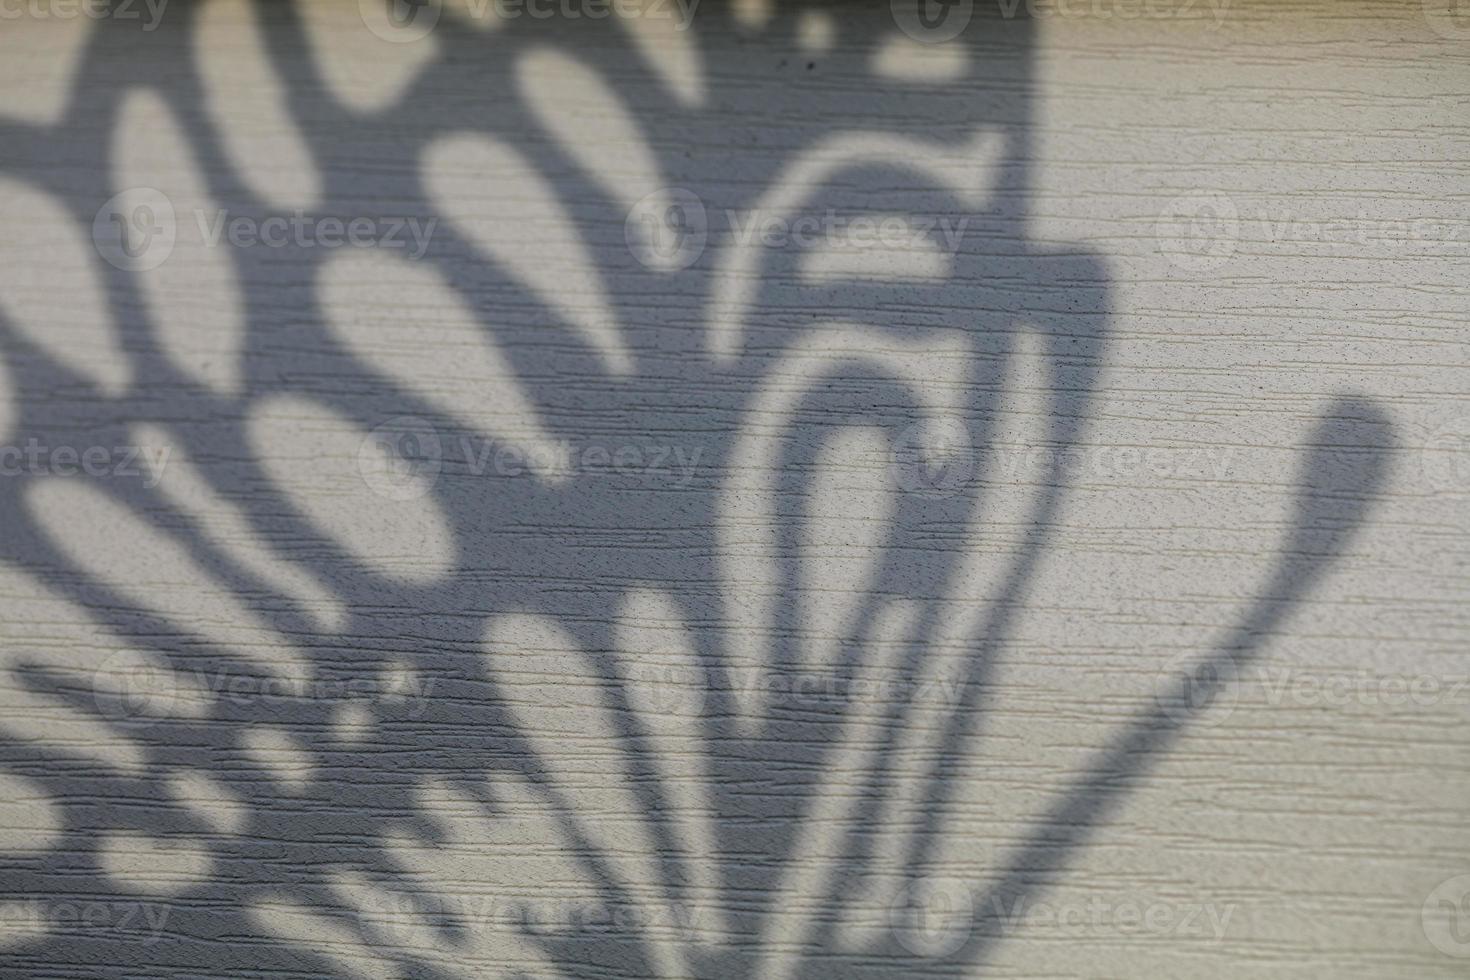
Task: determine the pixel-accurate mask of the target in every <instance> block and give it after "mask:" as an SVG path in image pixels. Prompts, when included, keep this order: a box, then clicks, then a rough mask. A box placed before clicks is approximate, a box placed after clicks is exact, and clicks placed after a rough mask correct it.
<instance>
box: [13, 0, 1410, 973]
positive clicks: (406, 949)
mask: <svg viewBox="0 0 1470 980" xmlns="http://www.w3.org/2000/svg"><path fill="white" fill-rule="evenodd" d="M532 7H535V5H534V4H531V3H530V2H529V0H528V3H527V5H508V4H500V5H496V4H493V3H486V4H479V5H477V4H474V3H471V2H468V0H461V2H449V0H446V3H445V4H444V6H442V7H440V6H437V5H431V4H414V5H410V4H403V3H394V4H390V5H385V6H383V7H381V8H380V7H378V6H377V5H376V4H374V3H370V2H367V0H364V3H363V4H362V5H361V6H360V8H359V6H358V5H355V4H349V3H311V4H306V3H303V4H298V5H295V6H291V5H287V4H284V3H255V4H250V3H247V2H244V0H210V2H208V3H200V4H193V5H189V6H184V5H182V4H180V5H178V6H176V7H168V8H167V9H166V10H164V11H163V12H162V13H161V16H158V17H157V18H156V19H155V18H149V17H147V16H145V17H142V18H141V19H128V18H123V17H103V18H101V19H97V20H96V21H95V22H94V23H92V24H90V25H88V27H89V31H90V33H89V35H88V39H87V41H86V42H85V46H84V48H83V49H82V52H81V55H80V57H79V58H78V60H77V62H76V65H77V67H76V72H75V78H74V79H73V81H72V83H71V84H70V87H69V93H70V94H69V97H68V98H67V99H66V100H65V101H64V103H63V104H62V105H61V107H60V110H59V118H58V119H56V120H53V121H48V122H33V121H26V122H8V123H3V124H0V145H4V146H5V147H6V148H7V149H6V153H5V159H4V162H3V163H0V200H3V201H4V202H5V204H6V211H7V214H8V215H10V216H11V218H12V222H13V223H12V228H15V229H20V232H19V233H17V234H15V235H13V236H12V240H11V241H10V242H9V243H7V245H6V248H7V249H8V251H7V252H6V255H5V256H4V259H5V261H4V266H5V268H6V271H5V273H3V274H0V286H3V290H0V292H3V294H0V348H3V355H4V362H5V365H6V375H7V377H8V382H9V388H10V391H11V393H12V398H11V403H10V406H9V408H8V410H7V411H8V415H6V417H5V418H4V420H3V421H4V422H5V424H6V426H7V429H8V432H9V433H10V435H9V437H8V438H7V440H6V444H7V445H10V446H17V447H25V446H27V445H32V444H34V445H36V446H39V447H40V448H41V450H43V451H38V452H37V453H36V454H35V455H34V457H33V458H31V459H29V460H28V461H27V463H26V465H25V467H24V470H25V471H24V472H23V473H21V474H19V475H18V476H16V477H15V478H11V479H6V480H4V481H0V508H3V518H0V519H3V526H4V527H5V535H4V537H3V540H0V548H3V549H4V550H3V554H4V558H5V559H6V562H7V565H8V569H7V571H6V575H7V576H8V577H7V578H6V594H7V596H13V598H8V599H6V600H5V601H6V607H7V608H6V612H7V615H6V619H7V621H8V626H7V632H8V634H9V638H8V641H7V643H6V650H7V654H6V656H7V657H8V661H7V671H8V673H7V677H6V681H5V684H4V689H3V696H4V698H5V702H4V703H5V705H6V707H7V709H8V710H7V711H6V713H5V716H4V717H3V718H0V767H3V773H4V778H5V779H6V784H5V785H6V786H7V787H14V788H13V790H12V791H11V792H12V795H11V797H10V798H9V802H8V803H7V805H8V806H9V810H6V809H4V808H0V825H3V826H4V828H5V830H4V833H5V834H7V835H8V837H6V838H4V839H5V840H7V841H8V843H7V846H6V847H5V851H6V852H7V853H6V855H5V856H4V857H3V858H0V895H3V896H6V897H7V900H9V899H14V901H12V903H11V904H10V905H9V906H5V908H6V909H8V910H9V912H8V913H7V915H8V918H7V922H8V924H9V934H8V935H9V938H8V939H6V940H3V941H4V942H6V943H8V945H7V946H6V947H5V948H3V949H0V961H3V962H4V963H5V964H6V973H7V974H12V975H22V974H25V975H43V974H44V975H48V976H50V975H56V976H61V975H66V976H71V975H87V976H105V977H125V976H139V975H147V976H150V977H186V976H190V977H192V976H202V975H208V976H221V975H246V974H249V975H262V976H264V975H271V976H278V977H287V976H311V977H320V976H328V975H330V976H372V977H394V976H402V975H414V976H432V977H468V976H477V977H478V976H500V975H505V976H532V975H535V976H585V977H651V976H657V977H681V978H682V977H710V978H713V977H730V978H734V977H745V976H767V977H803V978H814V977H826V976H830V977H833V978H852V977H871V978H878V977H895V978H897V977H911V976H919V975H966V974H968V973H970V972H971V971H973V970H976V969H977V968H978V965H979V964H980V963H981V962H982V961H983V959H984V957H985V956H986V953H987V950H989V949H990V948H991V946H992V944H993V943H994V942H995V941H996V940H998V939H999V938H1000V931H1001V925H1002V923H1001V922H1000V921H999V920H998V917H997V915H996V910H997V909H999V908H1001V907H1003V906H1005V907H1008V906H1010V905H1011V904H1012V903H1014V901H1016V900H1017V899H1019V898H1024V897H1025V896H1027V895H1028V894H1031V893H1032V892H1033V891H1034V890H1036V889H1039V888H1042V887H1044V886H1045V885H1046V884H1047V883H1048V882H1049V881H1051V880H1054V876H1055V875H1056V874H1058V873H1060V872H1062V871H1063V870H1064V869H1065V867H1066V864H1067V862H1068V860H1069V857H1070V856H1071V855H1072V854H1073V852H1074V851H1075V849H1076V848H1079V847H1081V846H1084V845H1085V843H1086V841H1087V839H1088V836H1089V834H1090V833H1091V831H1092V829H1093V828H1095V827H1097V826H1098V825H1099V824H1100V823H1101V822H1103V821H1105V820H1106V819H1107V817H1108V814H1109V812H1110V808H1111V806H1112V805H1113V804H1114V803H1115V802H1116V801H1117V799H1118V798H1119V797H1120V795H1121V794H1123V793H1126V792H1127V791H1128V789H1129V787H1130V786H1132V785H1134V784H1135V781H1136V780H1139V779H1143V778H1145V777H1146V776H1147V773H1148V769H1149V767H1150V765H1151V764H1152V763H1153V761H1154V760H1155V759H1157V758H1158V757H1159V756H1160V754H1161V753H1163V752H1164V751H1166V750H1167V749H1168V748H1169V746H1170V744H1171V742H1172V741H1173V740H1174V738H1175V737H1176V736H1177V734H1178V733H1179V732H1180V730H1181V729H1182V728H1184V727H1185V726H1187V725H1188V723H1189V721H1190V719H1191V717H1192V716H1193V715H1195V714H1196V713H1197V712H1199V711H1201V710H1203V709H1204V708H1205V707H1206V706H1207V705H1208V703H1209V700H1210V697H1211V695H1212V694H1213V693H1214V691H1215V690H1216V689H1218V688H1219V687H1220V686H1221V685H1224V684H1228V683H1230V680H1231V676H1232V672H1233V671H1234V670H1235V669H1237V668H1239V667H1240V665H1241V664H1242V663H1243V662H1245V661H1246V660H1248V659H1249V658H1250V657H1252V656H1253V655H1254V654H1255V652H1256V650H1257V649H1258V648H1259V646H1260V645H1261V643H1262V642H1263V640H1264V639H1265V638H1266V637H1267V636H1268V635H1269V634H1270V633H1271V632H1272V630H1273V629H1274V628H1275V627H1276V626H1277V625H1278V624H1279V623H1280V622H1281V621H1282V619H1283V617H1285V616H1286V615H1288V613H1289V612H1290V610H1291V608H1292V606H1293V605H1294V604H1295V603H1296V602H1297V601H1298V600H1299V599H1300V598H1301V597H1302V596H1303V595H1304V594H1305V593H1306V591H1307V590H1308V589H1310V588H1311V587H1312V585H1313V584H1314V583H1315V582H1316V580H1317V579H1318V578H1320V577H1321V575H1322V574H1323V573H1324V572H1325V571H1326V569H1327V568H1328V566H1329V565H1330V564H1331V563H1332V562H1333V561H1334V559H1335V558H1336V557H1337V556H1338V554H1339V553H1340V552H1341V550H1342V547H1343V543H1344V541H1345V540H1346V539H1347V538H1348V536H1349V535H1350V534H1351V533H1352V532H1353V530H1354V529H1355V528H1356V527H1357V526H1358V525H1359V524H1361V523H1362V520H1363V516H1364V511H1365V508H1366V501H1367V500H1368V499H1369V498H1370V497H1371V496H1372V495H1373V494H1374V493H1375V491H1376V490H1377V488H1379V487H1380V486H1381V485H1382V484H1383V480H1384V467H1385V465H1386V464H1385V459H1386V457H1385V451H1386V450H1387V449H1388V447H1389V439H1388V435H1387V433H1388V425H1387V423H1386V420H1385V419H1384V418H1383V417H1382V416H1381V414H1380V413H1379V412H1378V410H1377V409H1375V408H1374V407H1373V406H1371V405H1367V404H1363V403H1360V402H1356V401H1354V400H1352V399H1344V400H1342V401H1340V402H1339V403H1337V404H1334V405H1332V406H1331V407H1329V408H1328V409H1327V410H1326V412H1325V414H1324V416H1323V418H1322V420H1321V422H1320V424H1319V425H1318V427H1317V429H1316V430H1315V432H1314V434H1313V435H1312V437H1311V439H1310V441H1309V443H1308V447H1307V451H1306V452H1304V454H1303V460H1304V462H1303V468H1302V471H1301V474H1300V502H1299V505H1298V507H1297V510H1296V512H1295V518H1294V525H1293V528H1292V530H1291V533H1290V535H1289V536H1288V537H1287V539H1286V540H1283V541H1282V542H1281V546H1280V551H1279V552H1278V554H1277V555H1276V557H1275V558H1274V559H1273V560H1272V561H1273V564H1272V565H1271V566H1270V567H1266V568H1262V576H1261V586H1260V591H1259V593H1258V596H1257V598H1256V599H1255V600H1254V603H1253V604H1252V605H1251V606H1250V607H1249V608H1247V609H1245V610H1244V611H1243V612H1242V613H1241V615H1240V620H1239V625H1238V627H1237V628H1236V629H1235V630H1234V631H1233V632H1231V633H1230V634H1228V635H1226V636H1225V637H1223V638H1222V639H1221V640H1220V641H1219V644H1218V646H1217V647H1216V648H1215V649H1214V650H1213V651H1209V652H1206V653H1203V654H1202V655H1201V657H1200V659H1199V661H1198V662H1197V663H1196V664H1195V665H1194V666H1193V667H1192V668H1191V669H1190V670H1189V671H1188V673H1186V674H1184V675H1181V676H1180V677H1179V678H1178V688H1177V690H1171V691H1162V692H1160V694H1159V696H1158V699H1157V701H1156V702H1155V703H1152V704H1151V705H1150V707H1149V710H1146V711H1143V712H1141V713H1140V714H1139V715H1138V716H1137V717H1136V718H1134V719H1133V721H1132V722H1131V723H1130V724H1128V725H1127V726H1126V727H1125V728H1123V730H1121V731H1119V732H1118V733H1117V735H1116V738H1115V739H1114V741H1113V742H1112V744H1111V745H1107V746H1101V747H1100V748H1099V751H1098V753H1097V755H1096V757H1095V760H1094V764H1093V766H1092V768H1091V769H1090V771H1088V772H1086V773H1085V774H1084V775H1083V776H1082V777H1081V778H1079V779H1078V781H1077V782H1076V784H1075V785H1072V786H1065V787H1061V788H1060V789H1059V790H1058V791H1057V793H1056V796H1055V803H1054V805H1053V806H1052V807H1051V809H1050V811H1049V812H1048V814H1047V815H1046V817H1045V818H1044V819H1043V820H1041V821H1040V822H1038V823H1037V824H1036V825H1035V826H1032V827H1030V828H1027V829H1026V831H1025V837H1026V839H1027V843H1026V844H1025V846H1023V847H1021V848H1020V849H1018V850H1017V852H1016V855H1015V856H1014V858H1013V859H1012V861H1011V863H1010V864H1009V866H1007V867H1005V868H1004V869H1003V870H1002V871H1001V872H1000V873H999V874H997V876H996V877H995V878H994V880H993V881H991V882H990V883H989V884H987V885H985V887H984V888H983V889H982V888H980V886H979V884H978V883H976V882H971V881H964V880H958V879H956V878H954V877H953V876H952V874H951V873H950V872H949V870H947V868H948V866H947V864H946V862H945V861H944V860H943V858H942V848H943V846H944V844H945V841H946V829H947V820H948V818H949V817H950V816H951V815H952V813H953V810H954V799H953V798H954V795H955V794H956V792H957V790H958V789H959V787H960V784H961V781H962V778H961V777H962V776H963V778H974V777H973V775H972V774H973V773H974V772H975V771H976V769H975V766H974V761H975V759H976V758H977V757H978V758H983V753H984V751H985V746H984V742H983V740H982V739H981V738H980V737H979V735H980V729H981V722H982V720H983V719H984V717H985V712H986V708H987V703H986V697H987V694H986V692H987V679H988V677H989V674H990V671H991V670H992V668H993V667H994V666H995V665H996V664H997V663H999V662H1001V661H1002V660H1003V658H1005V657H1006V652H1007V638H1008V636H1009V635H1010V633H1011V631H1012V628H1013V621H1014V619H1015V618H1016V617H1017V616H1019V615H1020V614H1021V613H1022V612H1023V611H1024V609H1025V608H1026V606H1027V604H1028V602H1030V601H1032V599H1033V596H1032V594H1031V590H1030V587H1029V585H1028V583H1029V582H1030V580H1031V575H1032V570H1033V568H1034V567H1035V566H1036V564H1037V562H1038V560H1039V557H1040V556H1041V554H1042V553H1043V549H1044V548H1045V547H1046V545H1047V543H1048V536H1049V528H1050V526H1051V524H1052V522H1053V517H1054V515H1055V514H1056V512H1057V509H1058V507H1059V505H1060V501H1061V498H1062V495H1063V490H1064V487H1063V482H1064V481H1063V478H1062V472H1061V465H1062V462H1061V461H1062V458H1063V455H1062V452H1061V451H1063V450H1065V449H1066V448H1067V447H1070V446H1075V445H1078V444H1079V442H1080V440H1081V439H1082V430H1083V427H1084V425H1085V423H1086V420H1087V418H1088V415H1089V410H1090V405H1091V402H1092V397H1093V393H1094V391H1095V388H1096V383H1097V376H1098V371H1099V368H1100V365H1101V364H1102V363H1103V362H1104V358H1105V356H1106V351H1105V325H1106V312H1107V285H1108V284H1107V272H1106V268H1105V265H1104V263H1103V262H1102V261H1101V260H1100V259H1099V258H1097V257H1093V256H1089V255H1087V254H1086V253H1085V251H1084V250H1082V249H1080V248H1072V247H1066V248H1057V247H1042V246H1039V245H1037V244H1034V243H1032V242H1030V241H1028V240H1027V237H1026V236H1027V181H1028V168H1029V165H1030V149H1029V138H1030V125H1029V118H1030V116H1031V102H1032V98H1033V88H1032V81H1031V72H1032V51H1031V46H1032V43H1033V31H1032V27H1031V25H1030V24H1028V23H1027V22H1026V21H1024V20H1016V19H1006V18H1004V17H1001V16H998V15H996V14H995V13H990V12H987V11H986V10H985V9H983V6H982V7H977V8H975V9H970V8H969V7H968V6H967V5H966V4H960V3H951V4H947V5H929V4H926V5H924V6H923V7H919V8H914V9H908V8H903V7H900V8H898V9H895V10H889V9H887V8H883V9H879V10H875V9H869V8H861V9H860V8H859V7H858V5H856V4H853V5H841V4H834V5H824V4H782V5H780V7H779V9H774V8H771V7H768V6H767V5H763V4H761V3H745V4H735V5H720V4H717V3H716V2H715V0H704V2H702V3H700V4H699V5H698V6H697V7H696V8H694V9H693V10H692V11H690V10H688V9H686V7H684V6H680V5H679V4H677V3H672V2H671V3H669V4H665V5H659V4H650V5H647V6H635V5H631V4H629V5H626V7H624V6H623V5H619V6H618V7H617V8H616V9H617V10H618V11H619V13H617V14H615V15H614V16H611V17H607V18H605V19H599V18H595V17H592V16H580V17H571V16H569V15H568V14H567V13H566V10H567V9H573V8H572V7H570V6H568V5H565V4H563V5H553V4H549V3H548V4H543V5H542V6H541V7H537V8H536V9H537V10H551V11H552V15H550V16H545V17H541V16H534V15H532V13H530V10H531V8H532ZM592 7H594V8H595V7H596V5H595V4H594V5H592ZM113 9H116V8H113ZM575 9H576V10H579V11H580V10H582V9H583V8H582V7H575ZM597 9H602V8H597ZM497 11H498V12H497ZM946 18H951V19H949V20H946ZM961 21H962V23H961ZM956 23H959V24H960V28H961V29H959V30H958V33H954V25H955V24H956ZM8 29H15V30H25V29H27V27H26V26H25V25H20V26H17V27H15V28H8ZM951 35H953V36H951ZM17 222H19V223H17ZM1022 409H1024V411H1023V410H1022ZM1018 415H1020V416H1024V417H1025V418H1027V419H1031V420H1042V421H1040V422H1037V423H1036V424H1035V426H1034V428H1033V431H1031V432H1030V433H1029V434H1028V435H1027V436H1026V438H1027V439H1029V440H1031V442H1032V444H1033V445H1041V446H1047V447H1051V448H1052V449H1054V450H1057V452H1053V453H1052V454H1051V456H1050V458H1051V459H1052V460H1053V462H1052V463H1051V464H1050V465H1049V468H1048V469H1047V471H1046V472H1044V473H1041V474H1039V478H1038V479H1035V480H1033V481H1031V482H1030V483H1027V484H1024V485H1018V484H1016V483H1015V482H1013V481H1006V480H1004V479H1002V475H1001V474H1000V473H999V472H998V471H997V463H996V459H997V457H996V455H995V454H994V453H991V452H988V451H987V447H991V446H994V445H996V444H997V442H998V440H999V438H1000V435H999V434H1000V432H1001V431H1002V429H1003V428H1004V427H1005V426H1007V425H1009V424H1011V421H1008V420H1013V419H1014V418H1015V417H1017V416H1018ZM32 440H33V441H34V442H32ZM61 446H68V447H103V448H104V450H105V453H103V454H98V455H97V456H95V458H94V459H92V461H91V464H92V465H90V466H88V465H87V460H86V458H85V454H83V458H82V459H81V460H78V459H76V458H72V459H71V460H69V461H68V460H66V459H65V458H63V457H61V456H60V455H59V454H58V453H57V451H56V450H54V449H52V448H50V447H61ZM997 514H1004V515H1005V516H1006V519H1007V520H1010V521H1012V522H1014V525H1015V526H1021V527H1029V528H1030V529H1031V530H1030V531H1029V533H1028V534H1027V535H1026V536H1025V538H1024V542H1023V544H1022V545H1020V546H1019V547H1018V548H1016V549H1015V551H1014V553H1010V554H1003V555H996V554H994V553H991V552H990V551H988V550H986V549H982V548H981V547H980V546H979V545H978V540H979V536H980V534H981V529H983V527H984V526H985V525H986V524H987V523H988V522H992V521H994V520H996V515H997ZM73 623H76V624H83V625H71V624H73ZM7 813H8V814H10V815H9V816H7V815H6V814H7ZM953 844H954V842H953V841H950V845H951V846H953ZM959 846H960V847H961V848H963V847H964V846H965V842H964V841H960V842H959ZM17 910H20V911H17ZM9 913H15V914H9Z"/></svg>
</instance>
